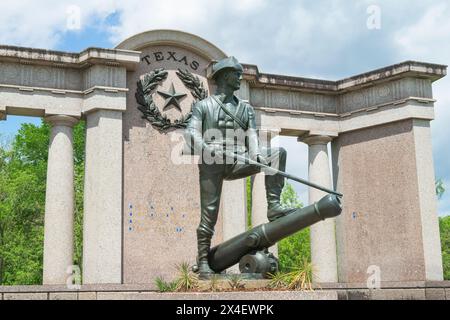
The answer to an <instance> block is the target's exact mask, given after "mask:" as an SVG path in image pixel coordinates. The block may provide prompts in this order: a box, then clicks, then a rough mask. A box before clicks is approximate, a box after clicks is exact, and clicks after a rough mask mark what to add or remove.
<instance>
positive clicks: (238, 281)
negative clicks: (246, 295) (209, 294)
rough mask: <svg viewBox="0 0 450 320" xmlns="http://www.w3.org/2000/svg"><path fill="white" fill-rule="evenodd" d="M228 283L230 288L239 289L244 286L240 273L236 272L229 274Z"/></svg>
mask: <svg viewBox="0 0 450 320" xmlns="http://www.w3.org/2000/svg"><path fill="white" fill-rule="evenodd" d="M228 284H229V286H230V287H231V289H232V290H239V289H243V288H244V284H243V282H242V277H241V275H239V274H237V273H233V274H232V275H230V279H229V280H228Z"/></svg>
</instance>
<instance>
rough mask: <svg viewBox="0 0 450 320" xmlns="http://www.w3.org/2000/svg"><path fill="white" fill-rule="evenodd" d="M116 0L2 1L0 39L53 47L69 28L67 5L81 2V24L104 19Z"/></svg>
mask: <svg viewBox="0 0 450 320" xmlns="http://www.w3.org/2000/svg"><path fill="white" fill-rule="evenodd" d="M113 2H114V1H101V0H91V1H81V0H71V1H58V0H46V1H40V2H39V4H38V5H37V3H36V1H31V0H16V1H1V2H0V12H1V13H2V18H1V19H0V43H2V44H9V45H18V46H29V47H38V48H46V49H52V48H54V47H55V46H56V45H57V44H58V42H59V41H60V40H61V38H62V37H63V36H64V33H65V32H67V31H68V30H67V19H68V14H69V12H68V10H67V9H68V8H69V7H70V6H78V7H79V8H80V13H81V23H82V25H81V27H82V28H83V27H86V26H87V25H89V24H92V23H93V21H94V19H96V18H97V19H98V18H99V19H104V18H105V17H106V16H107V15H108V14H109V13H111V12H112V11H113V8H114V3H113Z"/></svg>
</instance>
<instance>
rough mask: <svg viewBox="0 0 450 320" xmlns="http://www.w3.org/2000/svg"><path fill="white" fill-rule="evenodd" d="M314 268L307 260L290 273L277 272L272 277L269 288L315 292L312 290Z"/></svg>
mask: <svg viewBox="0 0 450 320" xmlns="http://www.w3.org/2000/svg"><path fill="white" fill-rule="evenodd" d="M312 275H313V266H312V263H311V262H309V261H308V260H307V259H303V260H302V261H301V263H300V264H299V265H298V266H296V267H295V268H293V269H291V270H290V271H289V272H277V273H275V274H273V275H270V278H271V281H270V283H269V287H270V288H273V289H288V290H311V291H312V290H313V288H312Z"/></svg>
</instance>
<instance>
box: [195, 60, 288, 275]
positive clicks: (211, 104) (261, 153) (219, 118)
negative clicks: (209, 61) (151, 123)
mask: <svg viewBox="0 0 450 320" xmlns="http://www.w3.org/2000/svg"><path fill="white" fill-rule="evenodd" d="M243 70H244V69H243V67H242V65H241V64H240V63H239V62H238V61H237V60H236V58H234V57H229V58H226V59H223V60H220V61H218V62H217V63H215V64H214V65H213V68H212V74H211V78H212V79H214V80H215V82H216V84H217V91H216V93H215V94H214V95H212V96H210V97H208V98H206V99H204V100H202V101H199V102H198V103H196V104H195V105H194V106H193V111H192V117H191V119H190V121H189V123H188V125H187V128H186V135H187V137H186V138H187V141H188V142H190V145H191V147H192V148H193V149H194V150H195V151H196V152H197V154H203V155H212V156H213V158H214V159H215V160H216V161H213V162H211V161H205V160H207V159H206V158H205V157H204V159H203V161H201V163H200V164H199V172H200V197H201V221H200V225H199V226H198V229H197V244H198V257H197V259H198V271H199V273H200V274H211V273H214V271H213V270H212V269H211V268H210V266H209V264H208V254H209V251H210V247H211V238H212V236H213V234H214V227H215V224H216V222H217V215H218V211H219V205H220V196H221V192H222V185H223V181H224V180H234V179H241V178H244V177H248V176H251V175H254V174H257V173H259V172H260V171H261V168H260V167H259V166H256V165H254V164H249V163H245V162H241V161H238V160H236V159H231V161H230V158H229V157H227V156H226V155H224V154H225V153H229V152H232V153H235V154H238V155H241V156H244V157H246V158H249V159H251V160H254V161H257V162H258V163H261V164H265V165H270V166H272V167H274V166H275V167H277V168H278V170H280V171H283V172H284V171H285V169H286V156H287V155H286V150H284V149H283V148H262V147H260V144H259V141H258V135H257V131H256V121H255V112H254V109H253V107H252V106H251V105H250V104H249V103H248V102H245V101H243V100H241V99H239V98H237V97H236V96H235V95H234V92H235V91H236V90H239V88H240V83H241V80H242V73H243ZM233 132H234V133H235V134H230V133H233ZM242 132H243V133H244V134H245V138H244V139H239V138H238V139H236V136H238V137H242ZM284 179H285V178H284V177H283V176H281V175H279V174H275V175H273V174H272V175H269V174H268V175H266V177H265V185H266V190H267V194H266V197H267V203H268V212H267V217H268V219H269V221H273V220H275V219H278V218H280V217H283V216H285V215H287V214H290V213H292V212H294V211H295V209H292V208H284V207H283V206H282V205H281V204H280V195H281V191H282V190H283V186H284Z"/></svg>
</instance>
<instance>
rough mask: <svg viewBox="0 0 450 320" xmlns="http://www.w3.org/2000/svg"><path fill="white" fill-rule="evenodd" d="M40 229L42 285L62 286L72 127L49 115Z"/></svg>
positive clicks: (70, 121)
mask: <svg viewBox="0 0 450 320" xmlns="http://www.w3.org/2000/svg"><path fill="white" fill-rule="evenodd" d="M46 121H47V122H49V123H50V124H51V126H52V129H51V137H50V146H49V152H48V167H47V190H46V197H45V227H44V275H43V283H44V284H65V283H66V279H67V277H68V274H67V273H66V272H67V268H68V267H69V266H71V265H72V264H73V214H74V212H73V211H74V181H73V178H74V173H73V126H74V124H75V123H76V122H77V121H78V120H77V119H75V118H72V117H68V116H51V117H47V118H46Z"/></svg>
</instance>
